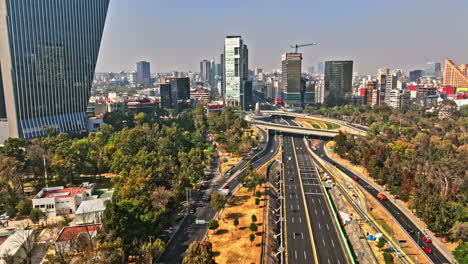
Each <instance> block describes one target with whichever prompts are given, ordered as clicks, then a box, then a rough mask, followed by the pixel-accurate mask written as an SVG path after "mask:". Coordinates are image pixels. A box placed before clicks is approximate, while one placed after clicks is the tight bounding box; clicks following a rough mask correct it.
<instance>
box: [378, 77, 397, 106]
mask: <svg viewBox="0 0 468 264" xmlns="http://www.w3.org/2000/svg"><path fill="white" fill-rule="evenodd" d="M381 78H382V80H381V81H382V83H381V88H380V90H381V91H385V98H384V101H385V103H386V104H387V105H388V106H391V107H395V108H399V107H400V106H401V89H398V88H397V80H398V79H397V76H395V75H393V74H382V75H381Z"/></svg>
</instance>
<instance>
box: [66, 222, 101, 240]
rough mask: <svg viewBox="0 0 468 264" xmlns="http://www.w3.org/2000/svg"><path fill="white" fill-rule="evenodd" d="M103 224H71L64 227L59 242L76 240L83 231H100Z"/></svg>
mask: <svg viewBox="0 0 468 264" xmlns="http://www.w3.org/2000/svg"><path fill="white" fill-rule="evenodd" d="M100 228H101V225H88V226H71V227H65V228H63V230H62V232H60V235H59V237H58V238H57V242H62V241H70V240H75V239H76V238H77V237H78V234H80V233H83V232H94V231H98V230H99V229H100Z"/></svg>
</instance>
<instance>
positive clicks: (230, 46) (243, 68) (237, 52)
mask: <svg viewBox="0 0 468 264" xmlns="http://www.w3.org/2000/svg"><path fill="white" fill-rule="evenodd" d="M223 62H224V66H223V75H224V76H223V82H224V101H225V103H226V105H228V106H234V107H241V108H242V109H245V104H243V102H242V100H241V99H242V98H243V94H244V87H243V86H244V81H247V80H248V62H249V54H248V49H247V45H245V44H244V42H243V41H242V38H241V37H240V36H227V37H226V38H225V40H224V61H223Z"/></svg>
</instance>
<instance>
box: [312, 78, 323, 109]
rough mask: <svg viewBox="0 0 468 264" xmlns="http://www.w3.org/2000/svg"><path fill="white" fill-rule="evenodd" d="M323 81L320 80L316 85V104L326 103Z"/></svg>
mask: <svg viewBox="0 0 468 264" xmlns="http://www.w3.org/2000/svg"><path fill="white" fill-rule="evenodd" d="M324 86H325V85H324V83H323V80H319V81H317V82H316V83H315V94H314V95H315V98H314V100H315V103H316V104H323V103H325V89H324V88H325V87H324Z"/></svg>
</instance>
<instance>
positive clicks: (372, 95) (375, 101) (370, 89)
mask: <svg viewBox="0 0 468 264" xmlns="http://www.w3.org/2000/svg"><path fill="white" fill-rule="evenodd" d="M366 94H367V104H368V105H371V106H374V105H380V90H379V89H378V87H377V82H374V81H369V82H368V83H367V92H366Z"/></svg>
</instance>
